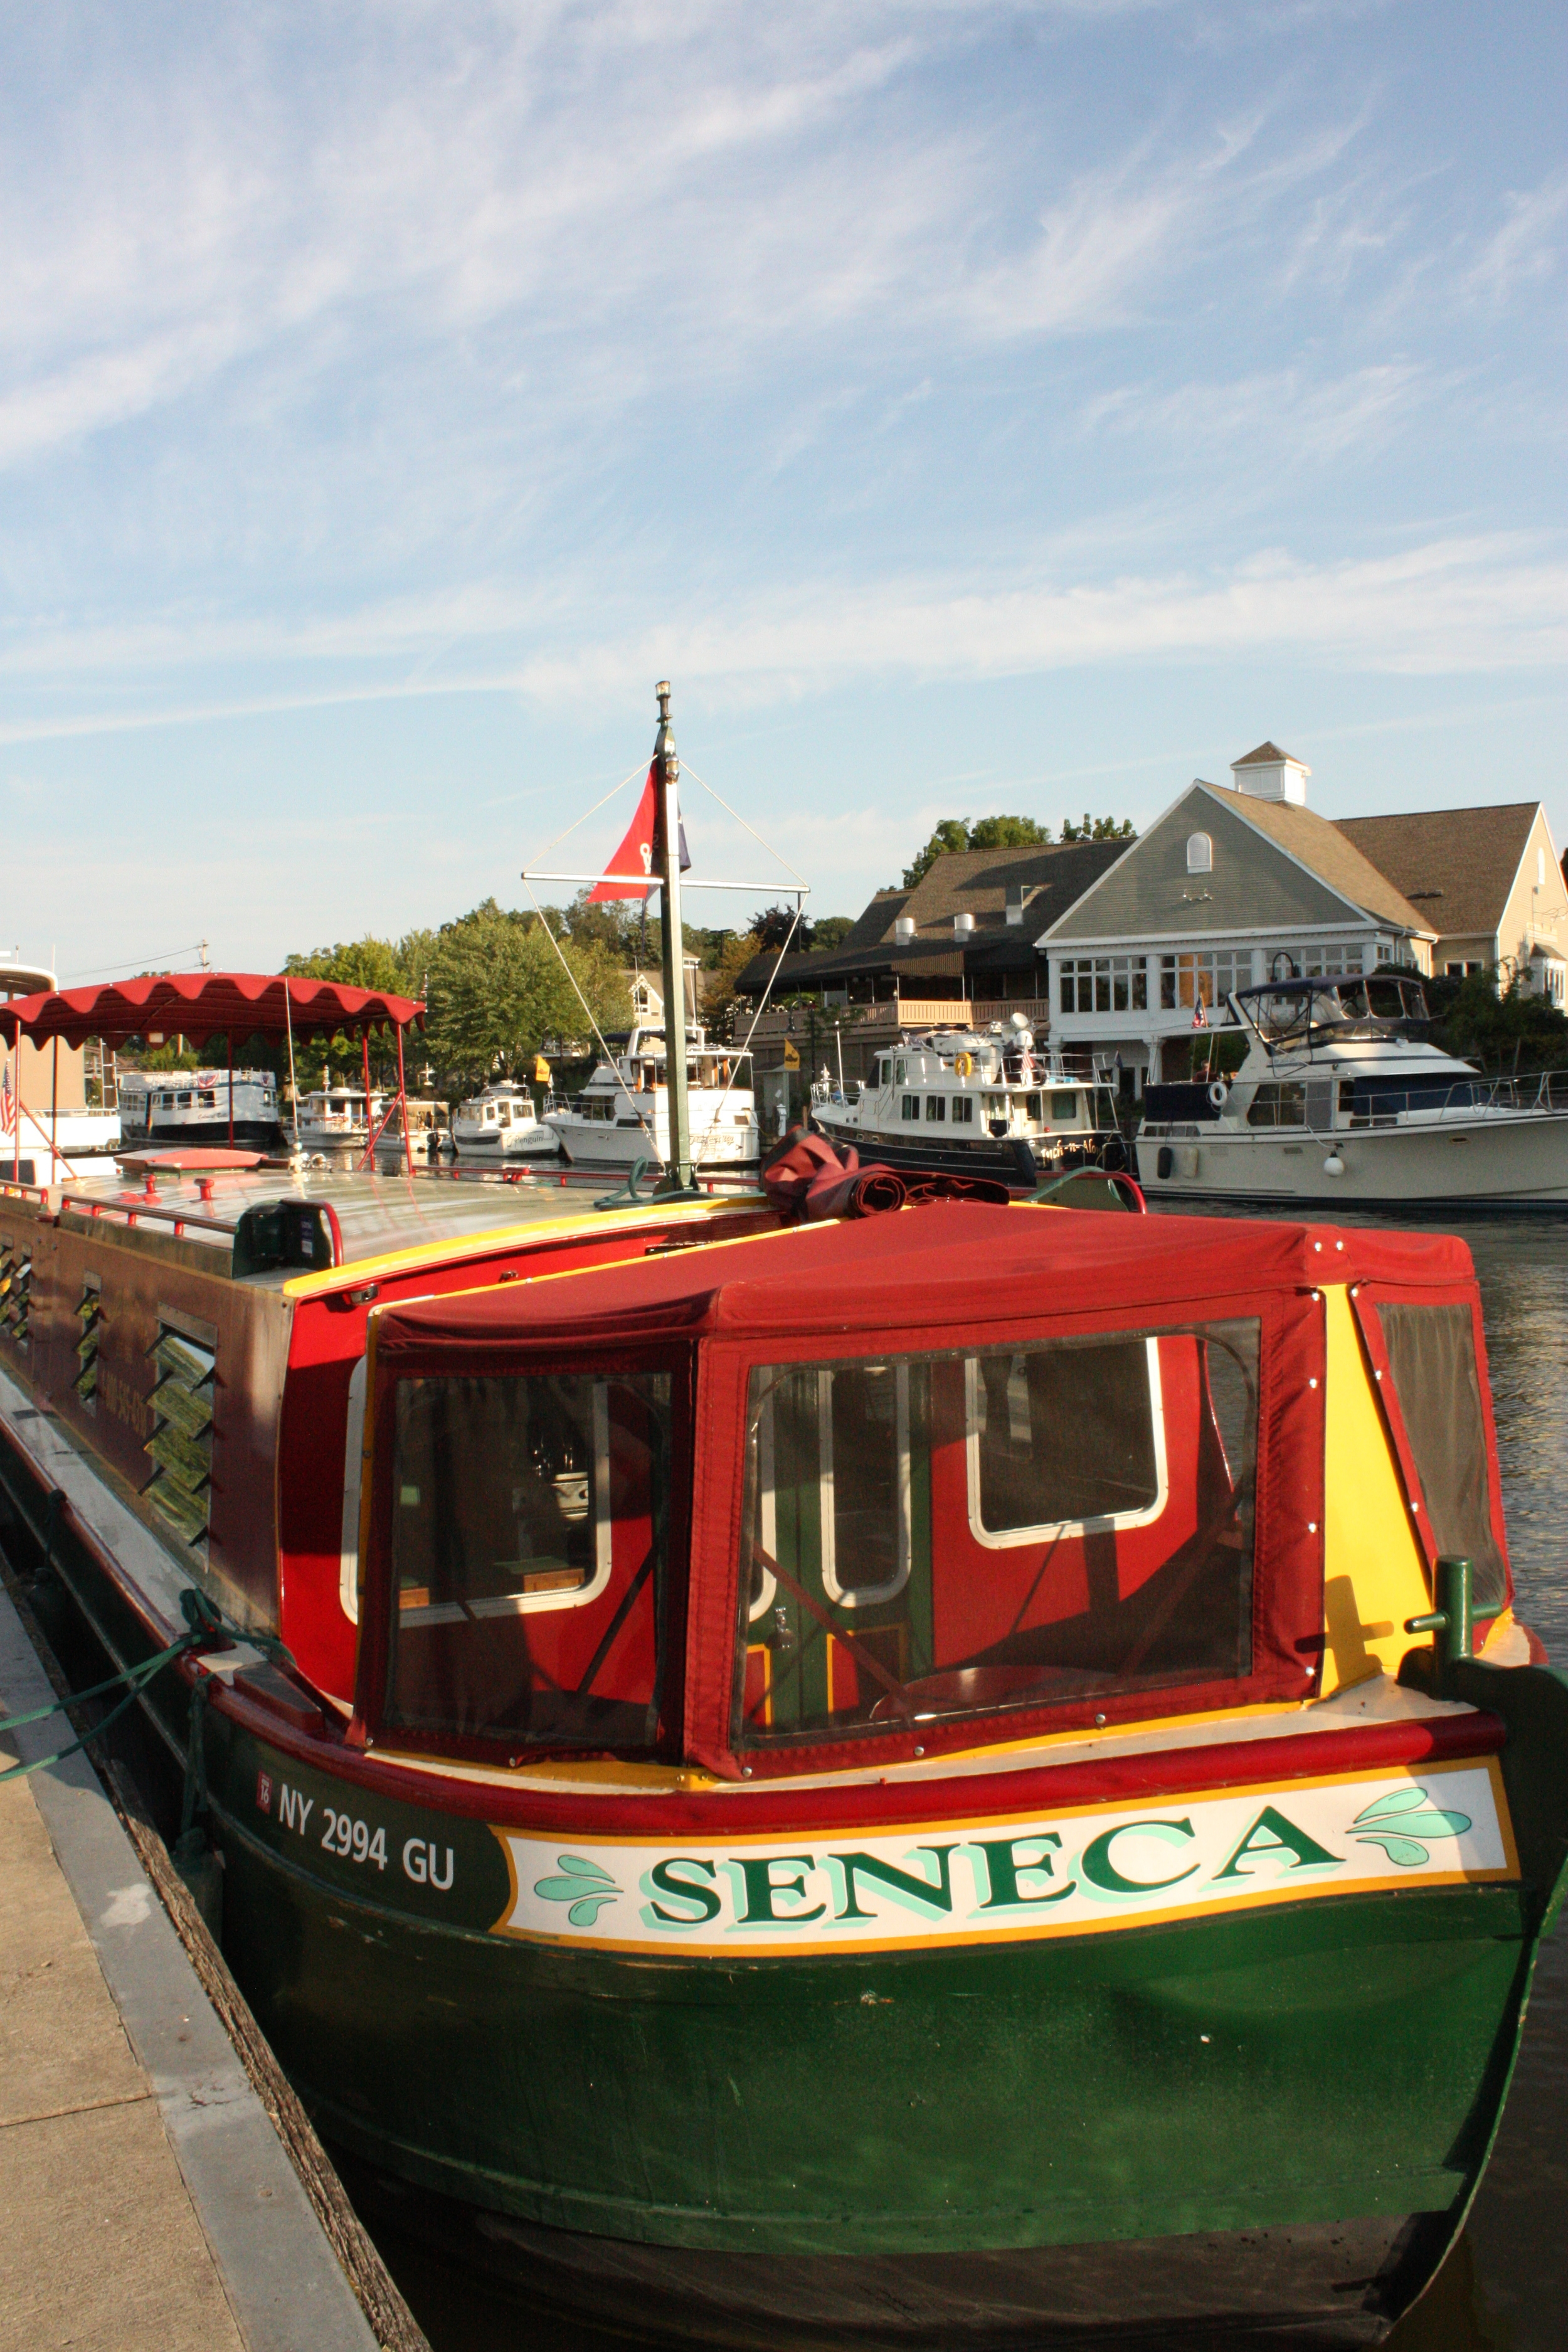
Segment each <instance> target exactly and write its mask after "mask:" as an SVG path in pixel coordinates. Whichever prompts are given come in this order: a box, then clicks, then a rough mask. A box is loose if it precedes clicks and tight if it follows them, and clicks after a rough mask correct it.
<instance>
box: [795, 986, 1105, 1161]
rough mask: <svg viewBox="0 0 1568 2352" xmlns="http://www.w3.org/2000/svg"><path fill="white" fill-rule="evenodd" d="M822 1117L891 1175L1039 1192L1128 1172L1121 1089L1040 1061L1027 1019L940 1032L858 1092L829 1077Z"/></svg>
mask: <svg viewBox="0 0 1568 2352" xmlns="http://www.w3.org/2000/svg"><path fill="white" fill-rule="evenodd" d="M811 1109H812V1118H813V1119H814V1120H815V1122H816V1125H817V1126H818V1127H819V1128H820V1129H821V1130H822V1132H823V1134H824V1135H826V1136H827V1137H828V1138H829V1139H831V1140H832V1141H833V1142H834V1143H836V1144H837V1145H839V1146H840V1147H844V1146H847V1145H853V1146H854V1147H855V1148H856V1149H857V1150H858V1151H859V1152H860V1153H861V1156H862V1157H863V1158H866V1159H875V1160H881V1161H882V1162H884V1164H885V1165H887V1166H888V1167H889V1168H935V1169H941V1170H943V1171H946V1172H947V1173H949V1174H952V1175H960V1176H995V1177H999V1178H1000V1179H1001V1181H1003V1182H1004V1183H1008V1184H1015V1185H1016V1184H1020V1183H1022V1184H1026V1185H1029V1186H1033V1185H1035V1184H1037V1183H1038V1182H1039V1181H1041V1180H1042V1178H1049V1177H1051V1176H1056V1175H1066V1174H1068V1172H1069V1171H1071V1170H1073V1169H1076V1168H1105V1169H1123V1168H1125V1167H1126V1165H1127V1148H1126V1145H1125V1144H1124V1143H1123V1141H1122V1139H1121V1127H1120V1124H1119V1122H1118V1119H1117V1113H1116V1094H1115V1089H1114V1088H1113V1087H1110V1086H1109V1085H1108V1084H1107V1083H1106V1082H1105V1080H1104V1079H1103V1078H1101V1077H1100V1076H1099V1075H1098V1073H1093V1074H1085V1073H1081V1072H1076V1071H1072V1070H1069V1069H1068V1068H1067V1067H1066V1066H1064V1065H1063V1063H1062V1061H1061V1059H1060V1057H1059V1056H1058V1055H1055V1054H1040V1053H1037V1051H1036V1048H1035V1040H1034V1034H1033V1032H1032V1031H1031V1030H1030V1028H1029V1027H1028V1024H1027V1023H1026V1020H1025V1018H1024V1016H1023V1014H1022V1013H1015V1014H1014V1015H1013V1018H1012V1021H1011V1022H1010V1023H1009V1024H1006V1025H1005V1026H1004V1024H1002V1023H1001V1022H999V1021H997V1022H993V1024H991V1026H990V1028H989V1029H986V1030H973V1029H931V1030H926V1031H924V1032H922V1033H921V1034H919V1035H916V1036H912V1037H909V1038H900V1040H899V1042H898V1043H897V1044H896V1045H890V1046H889V1047H888V1049H887V1050H886V1052H883V1053H879V1055H878V1056H877V1061H876V1066H875V1069H874V1071H873V1074H872V1076H870V1077H869V1078H868V1079H867V1080H866V1081H865V1083H864V1084H863V1085H861V1086H859V1087H855V1086H854V1085H853V1084H851V1085H850V1086H848V1087H845V1086H842V1085H839V1086H837V1087H836V1086H835V1085H834V1084H833V1083H832V1080H831V1079H830V1077H829V1075H828V1073H827V1072H826V1070H825V1071H823V1073H822V1074H821V1076H819V1077H818V1078H817V1079H816V1083H815V1085H814V1086H813V1087H812V1106H811Z"/></svg>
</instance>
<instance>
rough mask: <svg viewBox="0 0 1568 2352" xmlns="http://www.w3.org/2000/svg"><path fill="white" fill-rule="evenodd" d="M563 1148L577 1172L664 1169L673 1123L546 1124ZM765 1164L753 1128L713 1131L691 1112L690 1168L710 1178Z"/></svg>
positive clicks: (563, 1119) (730, 1125) (568, 1120)
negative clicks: (640, 1164) (645, 1166)
mask: <svg viewBox="0 0 1568 2352" xmlns="http://www.w3.org/2000/svg"><path fill="white" fill-rule="evenodd" d="M546 1124H547V1126H548V1127H549V1128H550V1129H551V1130H552V1133H553V1134H554V1135H556V1136H557V1137H558V1138H559V1139H560V1143H561V1149H562V1150H563V1152H564V1153H565V1155H566V1157H567V1159H568V1160H570V1161H571V1162H572V1165H573V1166H574V1168H615V1169H629V1168H635V1167H636V1166H637V1161H638V1160H658V1163H659V1164H660V1166H661V1167H662V1166H663V1165H665V1164H666V1162H667V1161H668V1158H669V1124H668V1119H664V1118H653V1117H652V1116H651V1115H650V1117H649V1118H648V1120H647V1126H646V1127H645V1126H644V1125H643V1124H642V1122H641V1121H640V1120H638V1121H637V1122H636V1123H635V1124H634V1123H632V1122H630V1121H626V1120H616V1122H614V1123H613V1124H612V1122H611V1121H609V1120H608V1119H588V1118H574V1117H573V1116H572V1114H571V1113H570V1112H564V1113H563V1114H561V1116H560V1117H559V1118H551V1119H549V1120H547V1121H546ZM761 1158H762V1152H761V1150H760V1146H759V1139H758V1136H757V1130H756V1129H755V1127H754V1126H751V1125H742V1123H741V1122H740V1121H739V1120H735V1121H733V1122H731V1121H729V1120H726V1121H725V1122H723V1123H722V1124H721V1125H720V1126H718V1127H716V1128H713V1129H708V1128H707V1127H706V1126H705V1124H704V1122H703V1119H702V1117H701V1113H700V1108H699V1107H698V1106H696V1105H693V1107H692V1111H691V1162H692V1166H693V1167H694V1168H698V1169H700V1170H702V1171H704V1172H705V1173H707V1174H714V1173H716V1172H717V1171H719V1170H721V1169H722V1170H724V1171H735V1170H745V1169H751V1168H755V1167H756V1166H757V1165H758V1162H759V1161H760V1160H761Z"/></svg>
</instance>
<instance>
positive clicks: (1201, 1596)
mask: <svg viewBox="0 0 1568 2352" xmlns="http://www.w3.org/2000/svg"><path fill="white" fill-rule="evenodd" d="M1258 1336H1259V1326H1258V1323H1257V1321H1255V1320H1250V1319H1248V1320H1242V1321H1234V1322H1225V1323H1212V1324H1207V1325H1203V1326H1195V1327H1187V1328H1181V1329H1175V1330H1163V1331H1158V1332H1154V1331H1150V1332H1134V1333H1124V1332H1118V1333H1115V1334H1113V1335H1107V1334H1103V1333H1102V1334H1095V1335H1090V1334H1086V1335H1085V1336H1083V1337H1082V1338H1077V1339H1050V1340H1042V1341H1037V1342H1036V1343H1034V1344H1032V1345H1030V1346H1027V1347H1023V1348H1014V1349H997V1350H991V1351H985V1352H983V1353H974V1354H968V1355H959V1354H952V1355H940V1356H937V1355H932V1356H900V1357H896V1358H889V1359H886V1360H879V1361H876V1362H864V1361H862V1362H837V1363H819V1364H781V1365H771V1366H759V1367H757V1368H755V1369H754V1370H753V1371H752V1375H751V1389H750V1399H749V1427H748V1454H747V1465H746V1501H745V1515H744V1520H743V1538H742V1544H743V1549H742V1580H741V1582H742V1608H741V1624H740V1633H739V1642H738V1646H737V1654H736V1665H735V1685H734V1720H733V1726H732V1729H733V1737H734V1742H735V1745H736V1746H737V1747H738V1748H753V1747H763V1746H768V1745H773V1744H777V1743H779V1742H783V1741H788V1740H792V1739H801V1738H822V1737H824V1736H825V1735H826V1736H843V1735H844V1734H846V1733H849V1732H860V1731H875V1730H879V1729H888V1728H895V1727H899V1726H900V1725H904V1724H907V1723H908V1722H909V1721H910V1719H911V1718H913V1719H915V1720H917V1721H929V1720H932V1719H935V1718H938V1717H952V1716H961V1715H969V1714H978V1713H983V1712H987V1711H992V1710H995V1709H998V1708H1003V1707H1006V1708H1020V1707H1031V1708H1033V1707H1039V1706H1048V1705H1049V1704H1051V1703H1052V1702H1053V1701H1072V1700H1082V1699H1083V1698H1085V1697H1087V1696H1090V1695H1095V1694H1099V1693H1102V1692H1103V1693H1110V1692H1119V1691H1141V1690H1145V1689H1151V1688H1157V1687H1160V1686H1162V1685H1179V1684H1207V1683H1215V1682H1223V1681H1229V1680H1232V1679H1237V1678H1239V1677H1241V1676H1243V1675H1247V1674H1248V1673H1250V1671H1251V1594H1252V1528H1253V1489H1254V1481H1255V1463H1256V1449H1257V1422H1258Z"/></svg>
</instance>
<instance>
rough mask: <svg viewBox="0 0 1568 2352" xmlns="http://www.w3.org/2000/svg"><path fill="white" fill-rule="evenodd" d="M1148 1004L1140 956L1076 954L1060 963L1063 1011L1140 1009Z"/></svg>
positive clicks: (1094, 1011)
mask: <svg viewBox="0 0 1568 2352" xmlns="http://www.w3.org/2000/svg"><path fill="white" fill-rule="evenodd" d="M1148 1004H1149V982H1148V976H1147V973H1146V971H1145V970H1144V964H1143V959H1142V956H1075V957H1069V958H1068V960H1067V961H1065V962H1064V963H1063V965H1062V967H1061V1008H1062V1011H1063V1012H1064V1013H1128V1012H1132V1013H1143V1012H1146V1011H1147V1010H1148Z"/></svg>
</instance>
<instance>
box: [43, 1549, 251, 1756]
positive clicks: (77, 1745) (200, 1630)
mask: <svg viewBox="0 0 1568 2352" xmlns="http://www.w3.org/2000/svg"><path fill="white" fill-rule="evenodd" d="M180 1607H181V1609H182V1611H183V1612H184V1618H185V1623H186V1627H187V1629H188V1630H187V1631H186V1632H185V1633H182V1634H181V1636H180V1638H179V1640H178V1641H177V1642H171V1643H170V1644H169V1646H168V1648H167V1649H166V1650H160V1651H159V1652H158V1653H157V1654H156V1655H155V1656H153V1657H151V1658H143V1659H142V1662H141V1664H140V1665H135V1666H125V1667H123V1668H121V1672H120V1673H119V1674H117V1675H110V1677H109V1679H108V1681H107V1682H101V1683H94V1684H93V1685H91V1686H90V1688H89V1689H87V1690H84V1691H73V1692H72V1693H71V1695H70V1696H69V1697H68V1698H66V1699H58V1700H57V1701H56V1702H55V1704H54V1705H53V1706H38V1707H34V1708H33V1710H32V1711H31V1713H30V1714H27V1715H0V1733H5V1732H11V1731H17V1730H20V1729H21V1727H22V1726H23V1725H24V1724H29V1723H44V1722H47V1719H48V1717H50V1716H52V1715H65V1714H68V1712H69V1710H70V1709H71V1708H72V1707H73V1706H80V1705H82V1704H83V1702H84V1701H86V1700H88V1699H92V1698H102V1697H104V1696H106V1695H107V1693H109V1692H110V1691H111V1690H121V1689H123V1690H124V1692H125V1696H124V1697H123V1698H122V1699H121V1702H120V1704H119V1706H112V1707H110V1710H109V1713H108V1714H107V1715H106V1716H105V1717H104V1718H103V1720H102V1722H101V1723H95V1724H94V1725H93V1727H92V1728H91V1730H90V1731H84V1732H83V1734H82V1736H81V1738H79V1739H73V1740H72V1742H71V1744H70V1746H69V1747H68V1748H57V1749H56V1751H55V1753H54V1754H53V1755H52V1756H39V1757H36V1758H35V1759H34V1760H33V1762H32V1763H31V1764H20V1763H18V1764H8V1765H7V1766H6V1767H5V1770H4V1771H0V1781H4V1780H26V1776H27V1774H28V1773H29V1772H41V1771H42V1770H43V1769H44V1768H45V1766H46V1765H48V1764H63V1763H64V1761H65V1759H66V1758H67V1757H68V1756H75V1755H78V1754H79V1752H80V1750H81V1749H82V1748H86V1747H87V1746H88V1745H89V1742H91V1741H92V1740H94V1739H98V1738H101V1737H102V1735H103V1734H104V1732H106V1731H108V1730H109V1729H110V1727H111V1726H112V1725H114V1724H116V1723H118V1722H119V1720H120V1718H121V1716H122V1715H123V1714H124V1713H125V1711H126V1709H127V1707H130V1706H134V1705H135V1703H136V1701H137V1700H138V1699H139V1698H140V1697H141V1696H142V1692H143V1691H144V1690H145V1689H146V1688H147V1685H149V1683H152V1682H153V1681H155V1680H156V1678H157V1677H158V1675H161V1674H162V1673H163V1669H164V1667H165V1666H169V1665H173V1664H174V1660H175V1659H176V1658H183V1657H186V1656H188V1655H189V1654H190V1653H191V1652H192V1651H193V1650H196V1649H199V1648H200V1647H201V1645H202V1644H203V1643H207V1642H211V1641H212V1640H213V1639H214V1638H215V1636H216V1635H220V1634H221V1635H225V1636H226V1637H228V1638H229V1639H230V1640H234V1641H239V1642H246V1643H248V1644H249V1645H250V1647H251V1648H252V1649H253V1650H258V1651H259V1652H260V1653H261V1654H262V1656H263V1657H266V1658H268V1659H272V1660H275V1661H279V1662H280V1663H282V1664H287V1665H290V1666H291V1665H292V1664H294V1659H293V1655H292V1654H291V1652H290V1651H289V1649H288V1648H287V1647H286V1645H285V1644H284V1643H282V1642H280V1641H279V1640H278V1639H277V1638H276V1636H275V1635H273V1634H270V1633H249V1632H247V1630H246V1628H245V1627H244V1626H243V1625H237V1624H235V1623H234V1622H232V1621H231V1620H229V1619H228V1618H226V1617H225V1615H224V1613H223V1611H222V1610H221V1609H220V1608H219V1607H218V1605H217V1603H216V1601H213V1600H211V1599H210V1598H209V1596H208V1595H207V1594H206V1593H205V1592H203V1591H200V1590H199V1589H198V1587H197V1586H195V1585H194V1584H190V1585H187V1586H186V1587H185V1589H184V1591H183V1592H182V1593H181V1595H180ZM205 1688H206V1686H205V1683H198V1684H197V1685H196V1692H198V1693H200V1694H201V1695H202V1696H205ZM193 1698H195V1694H193ZM204 1776H205V1766H204Z"/></svg>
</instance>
